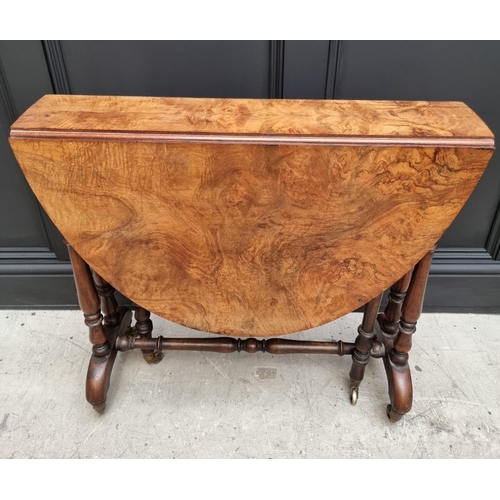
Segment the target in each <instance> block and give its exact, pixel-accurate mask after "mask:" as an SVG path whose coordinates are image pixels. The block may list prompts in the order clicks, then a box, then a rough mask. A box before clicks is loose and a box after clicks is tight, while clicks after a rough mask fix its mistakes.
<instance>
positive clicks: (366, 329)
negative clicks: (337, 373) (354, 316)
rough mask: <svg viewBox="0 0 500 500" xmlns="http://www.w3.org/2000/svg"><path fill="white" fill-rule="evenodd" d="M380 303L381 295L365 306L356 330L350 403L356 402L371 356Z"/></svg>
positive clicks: (350, 373)
mask: <svg viewBox="0 0 500 500" xmlns="http://www.w3.org/2000/svg"><path fill="white" fill-rule="evenodd" d="M381 301H382V294H381V295H379V296H378V297H376V298H374V299H373V300H371V301H370V302H368V304H367V305H366V308H365V312H364V314H363V322H362V324H361V325H360V326H359V328H358V336H357V338H356V343H355V348H354V352H353V353H352V367H351V371H350V372H349V377H350V379H351V403H352V404H353V405H355V404H356V403H357V401H358V391H359V385H360V384H361V381H362V380H363V377H364V375H365V367H366V365H367V364H368V361H369V359H370V356H371V350H372V347H373V339H374V337H375V322H376V320H377V314H378V311H379V308H380V302H381Z"/></svg>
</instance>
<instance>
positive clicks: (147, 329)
mask: <svg viewBox="0 0 500 500" xmlns="http://www.w3.org/2000/svg"><path fill="white" fill-rule="evenodd" d="M134 316H135V321H136V323H135V327H134V333H135V334H136V335H137V336H138V337H139V338H142V339H151V337H152V332H153V322H152V321H151V313H150V312H149V311H148V310H147V309H144V307H141V306H137V307H136V309H135V314H134ZM141 350H142V356H143V358H144V359H145V360H146V361H147V362H148V363H150V364H157V363H159V362H160V361H161V360H162V359H163V353H162V352H161V349H141Z"/></svg>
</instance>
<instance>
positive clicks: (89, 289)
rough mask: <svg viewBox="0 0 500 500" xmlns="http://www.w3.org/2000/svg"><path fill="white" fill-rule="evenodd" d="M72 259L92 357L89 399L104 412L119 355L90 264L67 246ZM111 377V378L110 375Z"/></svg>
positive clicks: (98, 409) (100, 411)
mask: <svg viewBox="0 0 500 500" xmlns="http://www.w3.org/2000/svg"><path fill="white" fill-rule="evenodd" d="M68 251H69V257H70V260H71V265H72V267H73V274H74V278H75V285H76V291H77V293H78V302H79V304H80V309H81V310H82V312H83V316H84V318H85V324H86V325H87V326H88V327H89V336H90V342H91V343H92V356H91V358H90V363H89V369H88V372H87V385H86V396H87V401H88V402H89V403H90V404H91V405H92V406H93V407H94V409H95V410H96V411H97V412H99V413H102V412H103V411H104V408H105V406H106V393H107V389H108V387H107V385H108V384H109V375H108V372H109V374H110V373H111V366H110V364H111V365H112V363H113V361H114V358H115V356H116V349H114V347H112V346H111V345H110V343H109V342H108V337H107V334H106V331H105V329H104V325H103V316H102V314H101V309H100V307H99V297H98V296H97V292H96V288H95V285H94V281H93V279H92V274H91V272H90V268H89V266H88V264H87V263H86V262H85V261H84V260H83V259H82V258H81V257H80V255H79V254H78V253H77V252H76V250H75V249H74V248H73V247H71V246H70V245H68ZM107 375H108V376H107Z"/></svg>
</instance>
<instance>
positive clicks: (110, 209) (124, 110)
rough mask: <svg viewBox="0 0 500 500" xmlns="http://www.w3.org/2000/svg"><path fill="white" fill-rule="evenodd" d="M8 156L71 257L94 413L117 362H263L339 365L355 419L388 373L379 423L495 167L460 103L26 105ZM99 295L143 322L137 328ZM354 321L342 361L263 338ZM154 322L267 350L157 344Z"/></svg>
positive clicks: (486, 133) (46, 101)
mask: <svg viewBox="0 0 500 500" xmlns="http://www.w3.org/2000/svg"><path fill="white" fill-rule="evenodd" d="M10 143H11V146H12V148H13V150H14V152H15V155H16V157H17V159H18V161H19V163H20V165H21V168H22V169H23V172H24V174H25V176H26V178H27V180H28V182H29V184H30V186H31V187H32V189H33V191H34V192H35V194H36V196H37V198H38V199H39V201H40V203H41V204H42V206H43V207H44V208H45V210H46V211H47V213H48V214H49V216H50V217H51V219H52V220H53V221H54V223H55V224H56V226H57V227H58V228H59V230H60V231H61V233H62V234H63V235H64V237H65V239H66V240H67V242H68V245H69V249H70V256H71V261H72V264H73V269H74V274H75V281H76V285H77V290H78V295H79V301H80V305H81V308H82V310H83V312H84V314H85V318H86V323H87V325H88V326H89V328H90V336H91V342H92V343H93V345H94V347H93V355H92V359H91V362H90V366H89V374H88V379H87V399H88V400H89V402H90V403H91V404H92V405H93V406H94V407H95V408H96V409H97V410H99V411H102V410H103V409H104V405H105V400H106V391H107V386H108V384H109V377H110V374H111V369H112V364H113V360H114V358H115V356H116V353H117V351H126V350H130V349H142V350H143V353H144V356H145V358H146V360H148V361H149V362H157V361H159V360H160V359H161V357H162V354H161V351H162V350H167V349H198V350H214V351H219V352H230V351H233V350H246V351H248V352H256V351H258V350H260V351H268V352H273V353H285V352H309V353H312V352H318V353H331V354H340V355H342V354H351V355H352V357H353V367H352V370H351V373H350V378H351V401H352V402H353V403H355V402H356V400H357V396H358V386H359V383H360V382H361V380H362V378H363V373H364V367H365V365H366V363H367V362H368V359H369V358H370V357H372V356H373V357H379V358H382V359H383V360H384V364H385V367H386V371H387V375H388V380H389V393H390V398H391V404H390V405H389V410H388V414H389V416H390V418H391V419H392V420H398V419H399V418H400V417H401V416H402V415H403V414H404V413H406V412H407V411H408V410H409V409H410V407H411V376H410V370H409V366H408V352H409V350H410V347H411V335H412V333H413V332H414V331H415V325H416V322H417V319H418V317H419V315H420V311H421V307H422V300H423V296H424V291H425V285H426V282H427V276H428V271H429V267H430V262H431V258H432V253H433V251H434V244H435V243H436V242H437V241H438V240H439V238H440V237H441V235H442V234H443V232H444V231H445V230H446V228H447V227H448V226H449V225H450V224H451V222H452V221H453V219H454V218H455V216H456V215H457V213H458V212H459V210H460V209H461V207H462V206H463V204H464V203H465V201H466V200H467V198H468V197H469V196H470V194H471V192H472V190H473V189H474V187H475V185H476V184H477V182H478V180H479V178H480V177H481V175H482V173H483V171H484V169H485V167H486V165H487V164H488V161H489V159H490V157H491V155H492V152H493V149H494V141H493V136H492V134H491V132H490V130H489V129H488V128H487V127H486V126H485V125H484V123H483V122H482V121H481V120H480V119H479V118H478V117H477V115H475V114H474V113H473V112H472V111H471V110H470V109H469V108H468V107H467V106H466V105H464V104H462V103H458V102H393V101H312V100H309V101H308V100H250V99H182V98H152V97H114V96H69V95H65V96H62V95H59V96H54V95H51V96H45V97H43V98H42V99H41V100H40V101H38V102H37V103H36V104H34V105H33V106H32V107H31V108H30V109H29V110H28V111H26V112H25V113H24V114H23V115H22V116H21V117H20V118H19V119H18V120H17V121H16V123H14V125H13V126H12V130H11V138H10ZM391 286H392V290H391V293H390V295H389V304H388V306H387V308H386V309H385V311H384V313H379V306H380V298H381V296H382V294H383V292H384V291H385V290H386V289H388V288H390V287H391ZM113 288H116V289H117V290H119V291H120V292H122V293H123V294H124V295H126V296H127V297H128V298H129V299H130V300H131V301H133V302H134V303H135V304H137V307H136V308H135V319H136V323H135V326H134V327H133V328H130V323H131V311H130V310H129V309H128V308H124V307H117V304H116V301H115V299H114V296H113ZM365 304H367V306H366V309H365V315H364V319H363V324H362V325H361V326H360V328H359V331H358V337H357V339H356V341H355V343H342V342H298V341H293V340H281V339H269V338H268V337H270V336H277V335H283V334H288V333H293V332H297V331H302V330H305V329H309V328H312V327H315V326H318V325H321V324H324V323H326V322H328V321H332V320H334V319H336V318H338V317H340V316H342V315H345V314H347V313H349V312H351V311H353V310H355V309H357V308H358V307H360V306H362V305H365ZM101 310H102V311H103V312H104V320H103V317H102V315H101ZM150 311H152V312H154V313H156V314H158V315H160V316H163V317H165V318H167V319H169V320H171V321H174V322H176V323H180V324H182V325H185V326H187V327H190V328H195V329H198V330H203V331H206V332H211V333H216V334H224V335H229V336H241V337H262V339H260V340H257V339H256V338H247V339H244V340H242V339H239V340H236V339H234V338H231V337H222V338H220V337H219V338H215V337H214V338H206V339H171V338H162V337H158V338H156V339H153V338H152V336H151V331H152V324H151V320H150V319H149V316H150Z"/></svg>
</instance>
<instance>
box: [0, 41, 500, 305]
mask: <svg viewBox="0 0 500 500" xmlns="http://www.w3.org/2000/svg"><path fill="white" fill-rule="evenodd" d="M51 92H57V93H75V94H116V95H120V94H121V95H156V96H198V97H205V96H206V97H254V98H308V99H404V100H459V101H464V102H466V103H467V104H468V105H469V106H471V107H472V109H474V110H475V111H476V112H477V113H478V114H479V115H480V116H481V118H483V119H484V120H485V121H486V123H487V124H488V125H489V126H490V128H491V129H492V130H493V132H494V133H495V135H496V136H498V137H500V42H396V41H390V42H364V41H363V42H353V41H347V42H344V41H343V42H339V41H286V42H280V41H237V42H236V41H233V42H231V41H222V42H213V41H210V42H199V41H196V42H195V41H192V42H186V41H159V42H156V41H148V42H124V41H120V42H109V41H92V42H86V41H84V42H82V41H63V42H54V41H48V42H36V41H34V42H32V41H30V42H19V41H16V42H0V306H3V307H74V306H76V304H77V302H76V293H75V290H74V286H73V282H72V276H71V270H70V266H69V264H68V259H67V253H66V250H65V247H64V245H63V243H62V238H61V236H60V234H59V233H58V231H57V229H56V228H55V227H54V225H53V224H52V223H51V221H50V220H49V219H48V218H47V216H46V215H45V213H44V212H43V210H42V209H41V207H40V206H39V205H38V203H37V201H36V199H35V198H34V196H33V194H32V193H31V190H30V188H29V186H28V185H27V184H26V181H25V180H24V177H23V176H22V173H21V171H20V169H19V167H18V166H17V164H16V161H15V159H14V157H13V155H12V153H11V151H10V148H9V145H8V143H7V137H8V131H9V127H10V125H11V123H12V122H13V120H14V119H15V118H16V117H17V116H19V115H20V114H21V113H22V112H23V111H24V110H25V109H27V108H28V107H29V106H30V105H31V104H32V103H33V102H35V101H36V100H37V99H38V98H39V97H41V96H42V95H44V94H46V93H51ZM499 161H500V160H498V159H497V155H494V157H493V160H492V162H491V163H490V165H489V167H488V169H487V171H486V173H485V175H484V176H483V178H482V180H481V181H480V183H479V185H478V187H477V189H476V191H475V192H474V194H473V195H472V197H471V198H470V200H469V201H468V203H467V204H466V206H465V207H464V209H463V210H462V212H461V213H460V215H459V216H458V218H457V219H456V221H455V222H454V223H453V225H452V226H451V227H450V229H449V230H448V231H447V232H446V234H445V235H444V236H443V238H442V240H441V242H440V244H441V249H440V250H439V251H438V253H437V255H436V258H435V260H434V264H433V267H432V274H431V278H430V281H429V289H428V294H427V300H426V309H427V310H447V311H451V310H459V311H465V312H474V311H475V312H481V311H485V312H497V313H498V312H500V261H498V260H495V259H498V258H499V257H500V255H499V254H500V212H499V205H500V165H499Z"/></svg>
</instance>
